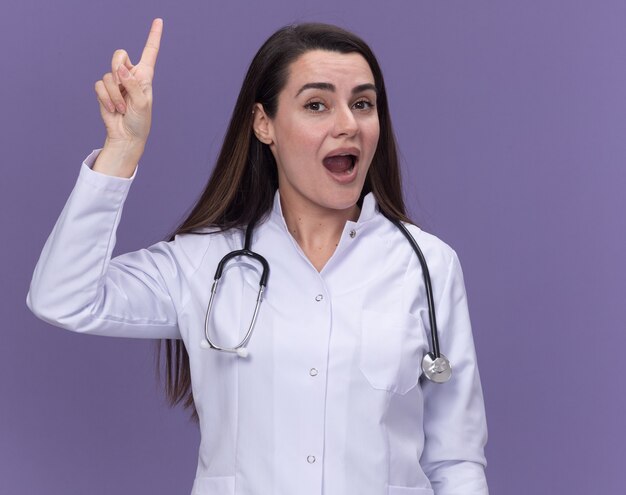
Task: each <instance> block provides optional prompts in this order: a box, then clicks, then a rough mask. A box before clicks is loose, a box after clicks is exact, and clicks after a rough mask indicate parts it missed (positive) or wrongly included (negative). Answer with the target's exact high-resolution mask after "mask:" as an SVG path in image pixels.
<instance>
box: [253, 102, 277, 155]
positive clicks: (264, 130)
mask: <svg viewBox="0 0 626 495" xmlns="http://www.w3.org/2000/svg"><path fill="white" fill-rule="evenodd" d="M252 113H253V114H254V119H253V121H252V130H253V131H254V135H255V136H256V137H257V139H258V140H259V141H261V142H262V143H264V144H267V145H271V144H273V143H274V138H273V136H274V133H273V131H274V129H273V127H272V121H271V120H270V118H269V117H268V116H267V114H266V113H265V110H264V109H263V105H261V104H260V103H255V104H254V108H253V110H252Z"/></svg>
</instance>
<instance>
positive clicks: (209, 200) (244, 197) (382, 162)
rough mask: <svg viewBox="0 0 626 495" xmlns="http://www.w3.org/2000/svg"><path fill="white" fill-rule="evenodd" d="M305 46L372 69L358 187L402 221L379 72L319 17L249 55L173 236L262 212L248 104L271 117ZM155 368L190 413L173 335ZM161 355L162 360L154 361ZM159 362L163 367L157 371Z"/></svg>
mask: <svg viewBox="0 0 626 495" xmlns="http://www.w3.org/2000/svg"><path fill="white" fill-rule="evenodd" d="M311 50H327V51H332V52H339V53H359V54H360V55H362V56H363V58H365V60H366V61H367V63H368V64H369V67H370V69H371V71H372V74H373V75H374V83H375V85H376V91H377V100H376V101H377V103H376V108H377V110H378V120H379V125H380V135H379V139H378V146H377V148H376V152H375V153H374V157H373V159H372V163H371V166H370V169H369V171H368V175H367V178H366V181H365V184H364V186H363V191H362V192H361V200H362V199H363V197H364V196H365V195H366V194H367V193H369V192H372V193H373V194H374V197H375V198H376V201H377V202H378V207H379V208H380V211H381V212H382V213H383V214H384V215H385V216H387V217H389V218H392V219H398V220H403V221H409V219H408V218H407V216H406V211H405V206H404V199H403V197H402V185H401V180H400V167H399V164H398V153H397V149H396V141H395V138H394V134H393V129H392V126H391V118H390V115H389V107H388V103H387V92H386V90H385V82H384V80H383V74H382V72H381V70H380V66H379V65H378V61H377V60H376V57H375V56H374V54H373V52H372V50H371V49H370V47H369V46H368V45H367V44H366V43H365V42H364V41H363V40H362V39H360V38H359V37H358V36H356V35H355V34H353V33H351V32H349V31H346V30H344V29H341V28H339V27H337V26H332V25H329V24H319V23H307V24H298V25H292V26H286V27H284V28H282V29H279V30H278V31H276V32H275V33H274V34H273V35H272V36H270V38H269V39H268V40H267V41H266V42H265V43H264V44H263V46H261V48H260V49H259V51H258V52H257V54H256V55H255V56H254V59H253V60H252V63H251V64H250V67H249V68H248V72H247V73H246V77H245V79H244V81H243V84H242V86H241V91H240V92H239V97H238V98H237V103H236V104H235V108H234V110H233V114H232V116H231V120H230V124H229V126H228V130H227V131H226V136H225V138H224V143H223V145H222V149H221V151H220V154H219V156H218V158H217V162H216V164H215V168H214V169H213V173H212V174H211V177H210V178H209V181H208V183H207V185H206V187H205V188H204V191H203V192H202V194H201V196H200V198H199V199H198V201H197V202H196V204H195V205H194V206H193V208H192V210H191V213H189V215H188V216H187V218H186V219H185V220H184V221H183V222H182V223H181V224H180V225H179V226H178V227H177V228H176V230H175V231H174V232H173V234H172V235H171V236H170V237H169V240H170V241H171V240H173V239H174V237H175V236H176V235H181V234H193V233H195V232H196V231H197V230H198V229H201V228H204V227H212V228H213V229H217V231H224V230H228V229H232V228H243V227H245V226H247V225H248V224H249V223H251V222H256V221H258V220H260V219H261V218H263V217H265V216H266V215H267V214H268V213H269V211H270V209H271V207H272V203H273V200H274V195H275V192H276V189H277V188H278V173H277V169H276V162H275V161H274V157H273V155H272V153H271V151H270V148H269V146H268V145H266V144H263V143H261V142H260V141H259V140H258V139H257V138H256V136H254V134H253V131H252V123H253V118H254V116H253V112H252V110H253V108H254V105H255V103H260V104H261V105H263V109H264V110H265V113H266V114H267V116H268V117H269V118H270V119H271V118H273V117H274V116H275V115H276V110H277V105H278V95H279V93H280V92H281V90H282V89H283V88H284V87H285V84H286V82H287V78H288V77H289V67H290V65H291V64H292V63H293V62H294V61H295V60H296V59H297V58H298V57H300V56H301V55H303V54H304V53H306V52H308V51H311ZM158 344H159V347H158V350H157V372H158V374H159V376H161V372H163V373H164V375H165V393H166V396H167V399H168V402H169V403H170V404H171V405H176V404H180V403H181V402H182V404H183V405H184V407H185V408H189V409H190V410H191V411H192V416H193V417H194V418H195V419H197V413H196V410H195V407H194V402H193V395H192V390H191V373H190V369H189V355H188V354H187V351H186V349H185V347H184V344H183V342H182V341H181V340H161V341H159V342H158ZM162 356H165V366H164V367H163V366H162V360H161V358H162ZM163 368H164V369H163Z"/></svg>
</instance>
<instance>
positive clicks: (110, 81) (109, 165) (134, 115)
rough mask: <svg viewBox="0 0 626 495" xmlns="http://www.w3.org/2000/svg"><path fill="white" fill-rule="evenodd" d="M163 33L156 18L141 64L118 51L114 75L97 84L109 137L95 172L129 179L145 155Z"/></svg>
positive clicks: (113, 69)
mask: <svg viewBox="0 0 626 495" xmlns="http://www.w3.org/2000/svg"><path fill="white" fill-rule="evenodd" d="M162 33H163V20H162V19H154V20H153V21H152V27H151V28H150V33H149V34H148V40H147V41H146V46H145V47H144V49H143V53H142V54H141V60H140V61H139V63H138V64H137V65H133V64H132V62H131V61H130V57H129V56H128V53H127V52H126V50H116V51H115V52H114V53H113V58H112V60H111V72H107V73H106V74H105V75H104V76H102V79H101V80H99V81H98V82H96V84H95V90H96V94H97V96H98V102H99V104H100V114H101V116H102V120H103V121H104V125H105V127H106V132H107V138H106V142H105V146H104V149H103V151H102V153H101V155H100V156H99V157H98V160H97V162H96V164H95V165H94V167H93V168H94V170H98V171H102V172H104V173H108V174H111V175H124V176H129V173H132V172H131V171H130V164H131V163H132V162H133V161H134V162H135V163H136V162H137V161H138V160H139V157H140V156H141V154H142V153H143V149H144V146H145V143H146V141H147V139H148V134H149V133H150V123H151V118H152V79H153V77H154V66H155V65H156V59H157V55H158V53H159V45H160V43H161V34H162ZM103 155H104V156H103ZM116 161H117V163H116ZM132 168H133V169H134V167H132Z"/></svg>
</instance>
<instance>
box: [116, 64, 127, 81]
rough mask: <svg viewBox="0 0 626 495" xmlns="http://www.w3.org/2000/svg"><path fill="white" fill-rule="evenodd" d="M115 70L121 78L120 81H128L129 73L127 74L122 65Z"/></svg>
mask: <svg viewBox="0 0 626 495" xmlns="http://www.w3.org/2000/svg"><path fill="white" fill-rule="evenodd" d="M117 70H118V72H119V74H120V76H122V79H128V78H129V77H130V72H128V69H127V68H126V67H125V66H124V65H121V64H120V66H119V67H118V68H117Z"/></svg>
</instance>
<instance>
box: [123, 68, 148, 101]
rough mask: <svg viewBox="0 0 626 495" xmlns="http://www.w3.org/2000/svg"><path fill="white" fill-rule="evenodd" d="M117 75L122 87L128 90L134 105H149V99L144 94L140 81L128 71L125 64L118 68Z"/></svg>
mask: <svg viewBox="0 0 626 495" xmlns="http://www.w3.org/2000/svg"><path fill="white" fill-rule="evenodd" d="M117 74H118V76H119V78H120V82H121V83H122V86H124V89H126V91H127V92H128V94H129V96H130V99H131V100H132V101H133V104H135V105H138V106H143V105H144V104H146V103H148V98H147V96H146V95H145V94H144V92H143V89H142V87H141V85H140V84H139V81H138V80H137V78H135V76H133V75H132V74H131V73H130V72H129V71H128V69H127V68H126V67H125V66H124V64H120V65H119V66H118V68H117Z"/></svg>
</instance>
